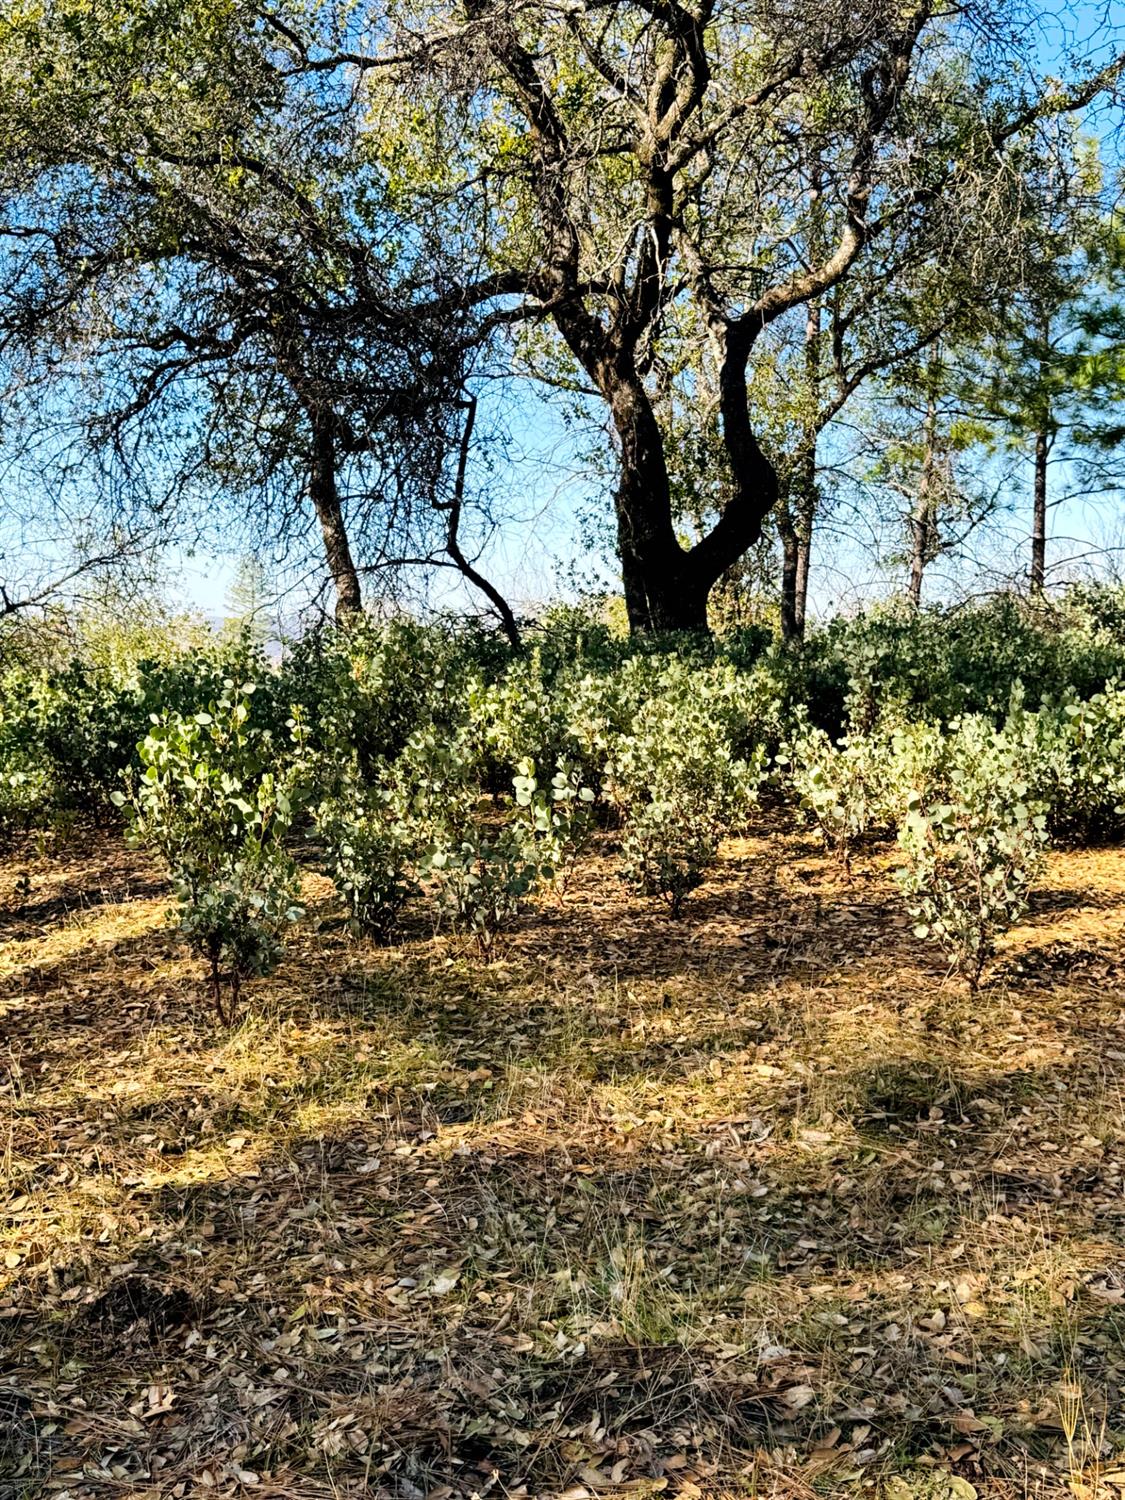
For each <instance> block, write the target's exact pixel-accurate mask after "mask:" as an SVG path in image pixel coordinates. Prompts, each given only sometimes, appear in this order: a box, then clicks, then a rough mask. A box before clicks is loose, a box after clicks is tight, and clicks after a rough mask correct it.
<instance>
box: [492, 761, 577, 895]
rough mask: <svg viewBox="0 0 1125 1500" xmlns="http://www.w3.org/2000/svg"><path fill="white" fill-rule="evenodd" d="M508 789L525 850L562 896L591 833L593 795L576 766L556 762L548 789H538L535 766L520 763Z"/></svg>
mask: <svg viewBox="0 0 1125 1500" xmlns="http://www.w3.org/2000/svg"><path fill="white" fill-rule="evenodd" d="M512 787H513V790H514V792H515V800H516V806H517V807H518V808H520V809H522V810H523V811H522V814H521V816H520V818H519V822H520V824H521V825H522V826H523V827H524V829H525V830H526V832H527V836H528V840H529V846H534V847H535V848H536V850H537V851H538V852H537V857H536V863H537V864H538V865H539V867H540V872H541V875H542V876H543V877H544V878H548V879H551V880H552V881H553V883H554V885H555V888H556V890H558V892H559V893H560V895H561V894H564V893H565V891H566V888H567V885H568V883H569V881H570V876H571V873H572V871H573V869H574V865H575V862H576V861H577V859H578V856H579V855H580V854H581V853H582V851H583V849H585V847H586V845H587V843H588V842H589V839H590V835H591V834H592V833H593V830H594V802H595V797H594V791H593V788H592V787H588V786H586V785H585V784H584V782H583V781H582V776H581V773H580V772H579V770H578V768H577V767H576V766H573V765H571V764H570V763H569V762H567V761H565V760H560V761H558V762H556V765H555V773H554V775H553V776H552V777H551V782H550V786H549V787H540V785H539V781H538V779H537V776H536V771H535V762H534V761H532V760H523V761H521V762H520V764H519V766H518V767H517V774H516V775H515V777H513V780H512Z"/></svg>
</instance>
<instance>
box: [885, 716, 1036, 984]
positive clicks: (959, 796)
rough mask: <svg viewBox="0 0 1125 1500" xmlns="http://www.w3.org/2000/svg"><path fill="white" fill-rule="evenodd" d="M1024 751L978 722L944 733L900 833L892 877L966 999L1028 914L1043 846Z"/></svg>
mask: <svg viewBox="0 0 1125 1500" xmlns="http://www.w3.org/2000/svg"><path fill="white" fill-rule="evenodd" d="M1035 778H1036V768H1035V766H1034V765H1033V764H1032V763H1031V761H1030V760H1029V757H1028V755H1027V753H1026V745H1025V744H1023V743H1021V742H1020V740H1019V739H1018V738H1016V737H1014V736H1012V735H1010V734H1007V733H1006V732H1005V731H1004V730H994V729H993V728H992V726H991V724H990V723H989V722H988V720H987V719H985V718H983V717H982V716H979V715H972V716H966V717H965V718H963V719H961V720H959V721H957V722H956V723H955V724H954V725H953V726H952V728H951V732H950V736H949V739H948V741H947V744H946V753H945V757H944V763H943V767H942V775H941V784H940V785H939V786H936V787H935V788H934V789H933V790H932V791H931V792H930V793H929V795H926V794H923V793H920V792H915V793H912V794H911V796H910V799H909V810H908V812H907V815H906V818H905V821H904V822H903V824H902V827H901V829H900V830H899V848H900V850H901V853H902V856H903V864H902V866H901V868H900V869H899V870H898V871H897V872H896V879H897V880H898V883H899V886H900V888H901V890H902V892H903V895H904V896H905V898H906V905H907V910H908V911H909V913H910V915H911V916H912V917H913V919H914V922H915V927H914V934H915V936H916V937H919V938H932V939H933V940H934V941H936V942H938V943H939V944H940V945H941V946H942V948H943V949H944V950H945V952H946V955H947V956H948V958H949V960H950V963H951V966H952V967H953V968H954V969H955V970H956V971H957V972H958V973H959V974H961V975H963V976H964V978H965V979H966V980H967V981H968V984H969V988H970V990H971V991H973V992H974V993H975V992H976V990H977V989H978V988H979V987H980V983H981V979H982V977H983V974H984V971H985V968H986V966H987V964H988V961H989V959H990V958H992V956H993V954H994V953H995V951H996V941H997V939H998V938H999V937H1000V935H1001V934H1002V933H1004V932H1005V931H1006V930H1007V929H1008V928H1009V927H1011V926H1012V925H1013V923H1015V922H1016V921H1018V920H1019V918H1020V916H1021V915H1022V914H1023V912H1024V911H1025V910H1026V909H1027V897H1028V892H1029V890H1030V889H1031V886H1032V884H1033V883H1034V881H1035V879H1036V877H1037V876H1038V875H1039V873H1040V871H1041V869H1042V864H1043V857H1044V849H1045V846H1046V842H1047V807H1046V804H1045V803H1043V802H1042V801H1039V800H1036V798H1035V797H1034V784H1035Z"/></svg>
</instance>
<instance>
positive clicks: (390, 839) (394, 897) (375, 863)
mask: <svg viewBox="0 0 1125 1500" xmlns="http://www.w3.org/2000/svg"><path fill="white" fill-rule="evenodd" d="M313 826H314V829H315V831H316V833H317V835H318V837H319V838H320V841H321V843H322V845H323V848H324V852H325V856H326V863H327V873H328V874H329V875H330V876H331V878H332V880H333V882H334V884H335V886H336V889H337V891H338V892H339V893H340V895H341V896H342V897H343V899H344V901H345V903H346V904H347V907H348V912H349V919H350V925H351V927H352V930H353V931H354V932H356V933H365V934H367V935H369V936H371V937H374V938H375V939H376V940H378V941H380V942H386V941H387V940H388V939H389V938H390V936H391V934H392V932H393V931H394V928H395V925H396V924H397V922H398V918H399V914H400V913H401V911H402V908H403V906H404V905H405V904H406V902H407V900H409V898H410V897H411V896H412V895H413V894H415V892H416V891H417V889H418V886H417V881H416V880H415V878H414V875H413V866H414V860H415V847H414V831H413V830H412V828H411V827H410V825H409V823H407V822H406V821H405V820H404V819H403V818H402V817H400V816H399V814H398V809H397V808H396V806H395V799H394V796H393V793H392V792H391V791H389V790H388V789H387V788H386V787H384V786H382V785H376V786H363V785H362V784H361V783H360V781H359V779H358V777H357V776H356V775H355V774H354V773H353V774H352V775H350V776H347V777H346V778H344V780H343V782H342V784H341V785H339V787H338V789H337V790H336V791H335V792H334V793H333V794H332V795H330V796H327V797H324V798H322V799H321V801H320V802H318V803H317V804H316V806H315V807H314V809H313Z"/></svg>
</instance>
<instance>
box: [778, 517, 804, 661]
mask: <svg viewBox="0 0 1125 1500" xmlns="http://www.w3.org/2000/svg"><path fill="white" fill-rule="evenodd" d="M777 534H778V536H779V537H780V538H781V639H782V640H783V641H795V640H797V639H798V638H799V631H798V629H797V588H798V584H797V580H798V577H799V574H800V564H801V543H800V539H799V538H798V536H797V528H796V526H795V525H794V524H793V509H792V505H791V503H790V499H789V496H788V494H786V495H785V496H783V498H782V499H780V500H779V501H778V503H777Z"/></svg>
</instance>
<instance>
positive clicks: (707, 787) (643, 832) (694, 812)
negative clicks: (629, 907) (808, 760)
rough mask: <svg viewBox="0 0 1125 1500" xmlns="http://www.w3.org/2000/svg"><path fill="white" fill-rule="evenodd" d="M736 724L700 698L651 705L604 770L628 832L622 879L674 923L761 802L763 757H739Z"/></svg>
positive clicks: (651, 702) (755, 753)
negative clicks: (728, 839) (723, 844)
mask: <svg viewBox="0 0 1125 1500" xmlns="http://www.w3.org/2000/svg"><path fill="white" fill-rule="evenodd" d="M736 723H737V720H735V721H734V723H732V720H731V718H728V717H726V716H725V715H724V713H723V712H722V711H721V710H720V711H716V705H715V703H714V702H713V701H711V700H709V699H708V698H706V697H705V696H702V695H700V696H699V697H696V698H693V697H691V696H690V695H688V694H683V695H682V696H678V697H676V698H672V699H671V700H669V699H667V698H665V699H656V698H652V699H649V700H648V701H647V702H646V703H645V704H644V705H643V706H642V708H641V709H640V710H639V712H638V713H637V715H636V717H635V719H634V722H633V728H632V732H631V733H630V734H627V735H623V736H621V737H620V738H619V740H618V741H617V743H616V744H615V745H614V746H613V753H612V755H611V757H610V759H609V760H608V761H607V762H606V769H605V780H604V787H605V795H606V797H607V799H608V801H609V802H610V803H611V804H612V805H613V806H614V807H615V808H616V809H617V810H618V812H619V814H620V816H621V817H622V819H623V822H624V825H625V830H624V834H623V837H622V841H621V874H622V876H623V878H624V880H625V882H626V884H628V885H629V886H630V887H631V888H632V889H634V890H636V891H638V892H640V893H641V894H643V895H646V896H655V897H659V898H660V899H661V900H663V901H664V902H665V903H666V904H667V906H668V908H669V910H670V911H671V914H672V915H673V916H674V917H679V916H680V915H681V914H682V912H683V908H684V903H685V901H686V899H687V897H688V895H689V894H690V893H691V892H692V891H693V890H694V889H695V888H696V887H697V886H698V885H699V884H700V883H701V881H702V880H703V877H704V874H705V872H706V870H707V868H708V867H709V866H710V865H711V864H712V863H713V861H714V859H715V857H716V855H717V853H718V848H719V842H720V840H721V838H722V837H723V835H724V833H727V832H734V831H737V830H738V829H739V828H741V827H742V826H743V825H744V824H745V822H746V820H747V817H748V815H749V812H750V809H751V807H752V806H753V805H754V803H755V801H756V800H757V796H758V789H759V786H760V784H761V781H762V778H763V774H764V766H765V752H764V749H763V747H762V746H760V745H758V746H756V747H754V750H753V751H752V753H751V754H750V755H749V756H746V757H741V756H738V755H736V754H735V752H734V747H733V746H732V743H731V740H732V733H733V732H734V726H735V724H736Z"/></svg>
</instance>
